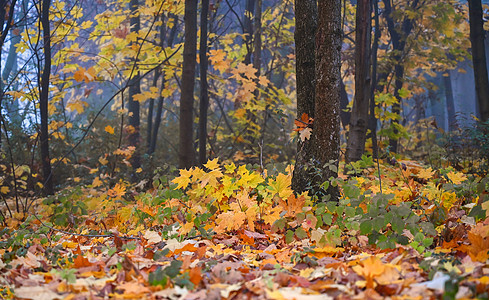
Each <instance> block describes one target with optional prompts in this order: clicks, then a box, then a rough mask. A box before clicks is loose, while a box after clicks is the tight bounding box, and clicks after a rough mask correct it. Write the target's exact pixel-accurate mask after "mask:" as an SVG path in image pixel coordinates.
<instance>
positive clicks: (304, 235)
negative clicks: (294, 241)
mask: <svg viewBox="0 0 489 300" xmlns="http://www.w3.org/2000/svg"><path fill="white" fill-rule="evenodd" d="M295 235H296V236H297V237H298V238H299V239H301V240H303V239H306V238H307V232H306V231H305V230H304V229H303V228H302V227H299V228H297V229H296V230H295Z"/></svg>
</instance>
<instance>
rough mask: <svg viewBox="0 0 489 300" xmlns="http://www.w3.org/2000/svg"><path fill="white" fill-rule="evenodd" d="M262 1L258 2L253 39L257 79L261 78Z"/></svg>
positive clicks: (257, 0)
mask: <svg viewBox="0 0 489 300" xmlns="http://www.w3.org/2000/svg"><path fill="white" fill-rule="evenodd" d="M262 2H263V1H262V0H256V9H255V22H254V26H253V27H254V28H255V37H254V39H253V67H254V68H255V69H256V77H258V76H260V72H261V70H260V69H261V48H262V40H261V33H262V28H261V15H262V4H263V3H262Z"/></svg>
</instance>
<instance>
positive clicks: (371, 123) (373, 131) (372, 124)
mask: <svg viewBox="0 0 489 300" xmlns="http://www.w3.org/2000/svg"><path fill="white" fill-rule="evenodd" d="M372 6H373V11H374V27H375V33H374V40H373V42H372V82H371V83H370V103H369V118H368V129H370V138H371V139H372V156H373V157H374V158H378V157H379V153H378V152H379V151H378V147H377V117H375V107H376V104H375V91H376V89H377V87H378V82H379V80H378V79H377V68H378V63H377V50H378V49H379V41H380V35H381V31H380V28H379V23H380V22H379V3H378V2H377V1H376V0H374V1H372Z"/></svg>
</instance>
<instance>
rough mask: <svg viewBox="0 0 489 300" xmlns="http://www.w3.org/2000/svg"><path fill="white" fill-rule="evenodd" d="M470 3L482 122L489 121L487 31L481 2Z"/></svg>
mask: <svg viewBox="0 0 489 300" xmlns="http://www.w3.org/2000/svg"><path fill="white" fill-rule="evenodd" d="M468 1H469V20H470V42H471V44H472V62H473V64H474V77H475V90H476V94H477V103H478V104H479V112H480V116H481V121H482V122H485V121H487V120H488V119H489V80H488V75H487V65H486V47H485V44H484V39H485V31H484V21H483V19H482V3H481V0H468Z"/></svg>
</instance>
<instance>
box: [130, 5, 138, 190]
mask: <svg viewBox="0 0 489 300" xmlns="http://www.w3.org/2000/svg"><path fill="white" fill-rule="evenodd" d="M129 5H130V6H131V7H130V10H131V18H130V24H131V32H135V33H138V32H139V30H140V28H141V25H140V20H139V15H138V14H137V13H138V7H139V0H131V1H130V4H129ZM133 63H134V64H137V63H138V58H137V57H136V58H135V61H134V62H133ZM134 72H135V73H134V75H133V77H132V79H131V82H130V86H129V99H128V110H129V122H128V123H129V126H130V127H131V130H130V133H129V137H128V142H129V146H133V147H135V149H136V151H135V152H134V153H133V155H132V157H131V160H130V162H131V166H132V168H133V169H134V170H136V169H138V168H139V167H140V166H141V153H140V151H141V149H140V144H141V133H140V116H139V115H140V106H139V101H136V100H134V96H135V95H137V94H140V93H141V86H140V78H139V70H138V66H136V68H135V70H134ZM136 174H137V173H136V172H133V173H132V177H131V180H133V181H136V180H137V176H136Z"/></svg>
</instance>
